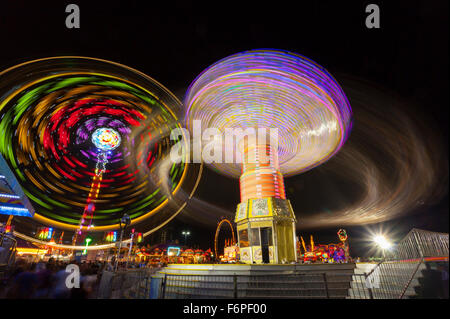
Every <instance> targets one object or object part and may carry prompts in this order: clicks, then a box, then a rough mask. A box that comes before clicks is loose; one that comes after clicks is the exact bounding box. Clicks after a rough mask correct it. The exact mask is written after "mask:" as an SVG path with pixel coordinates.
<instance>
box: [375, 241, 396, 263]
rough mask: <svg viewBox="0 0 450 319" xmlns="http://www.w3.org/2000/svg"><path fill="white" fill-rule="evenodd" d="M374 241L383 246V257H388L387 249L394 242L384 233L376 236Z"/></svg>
mask: <svg viewBox="0 0 450 319" xmlns="http://www.w3.org/2000/svg"><path fill="white" fill-rule="evenodd" d="M373 241H374V242H375V243H376V244H377V245H378V247H380V248H381V250H382V251H383V258H384V259H386V250H389V249H390V248H391V247H392V244H391V243H390V242H389V241H388V240H387V239H386V237H384V236H383V235H377V236H375V237H374V238H373Z"/></svg>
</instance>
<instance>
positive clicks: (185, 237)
mask: <svg viewBox="0 0 450 319" xmlns="http://www.w3.org/2000/svg"><path fill="white" fill-rule="evenodd" d="M181 234H182V235H183V236H184V244H185V245H186V243H187V236H189V235H190V234H191V232H190V231H188V230H183V232H182V233H181Z"/></svg>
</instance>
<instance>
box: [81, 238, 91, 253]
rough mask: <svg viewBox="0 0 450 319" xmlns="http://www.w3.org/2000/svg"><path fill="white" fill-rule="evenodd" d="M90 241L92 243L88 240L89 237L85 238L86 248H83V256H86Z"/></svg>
mask: <svg viewBox="0 0 450 319" xmlns="http://www.w3.org/2000/svg"><path fill="white" fill-rule="evenodd" d="M91 241H92V239H91V238H89V237H87V238H86V248H85V249H84V251H83V255H86V254H87V246H89V243H90V242H91Z"/></svg>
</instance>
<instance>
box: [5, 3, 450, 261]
mask: <svg viewBox="0 0 450 319" xmlns="http://www.w3.org/2000/svg"><path fill="white" fill-rule="evenodd" d="M160 2H161V3H162V2H165V1H159V2H156V1H132V0H129V1H123V2H112V1H103V2H102V1H95V3H93V1H54V2H50V1H47V2H44V3H42V2H29V1H3V2H2V3H1V4H0V41H1V50H0V69H3V68H5V67H8V66H12V65H14V64H17V63H19V62H23V61H26V60H30V59H33V58H40V57H46V56H56V55H83V56H92V57H98V58H104V59H108V60H112V61H116V62H119V63H123V64H125V65H128V66H130V67H133V68H136V69H138V70H140V71H142V72H144V73H146V74H148V75H150V76H151V77H153V78H154V79H156V80H157V81H159V82H161V83H162V84H163V85H165V86H166V87H167V88H168V89H169V90H171V91H172V92H174V93H175V94H176V95H177V96H178V97H179V98H180V99H183V97H184V93H185V91H186V88H187V87H188V85H189V84H190V83H191V81H193V80H194V78H195V77H196V76H197V75H198V74H199V73H200V72H201V71H202V70H203V69H205V68H206V67H208V66H209V65H210V64H212V63H213V62H215V61H217V60H219V59H221V58H224V57H226V56H228V55H230V54H233V53H237V52H240V51H243V50H248V49H255V48H278V49H284V50H289V51H293V52H297V53H300V54H302V55H305V56H307V57H310V58H311V59H313V60H314V61H316V62H318V63H319V64H320V65H322V66H324V67H325V68H327V69H328V70H329V71H330V73H331V74H333V75H335V77H336V78H337V80H338V82H339V80H340V78H339V77H340V75H351V76H353V77H358V78H362V79H365V80H368V81H371V82H373V83H376V84H377V85H379V86H381V87H384V88H386V89H388V90H390V91H392V92H395V93H396V94H398V95H399V96H401V97H404V98H406V99H410V100H414V101H416V103H415V105H416V107H417V108H418V109H414V108H412V109H410V112H423V111H424V110H423V106H426V114H427V117H428V120H427V124H426V125H428V126H431V129H432V130H433V131H434V132H436V135H438V136H439V138H440V139H441V140H442V142H443V145H447V144H448V107H449V93H448V92H449V90H448V84H449V83H448V1H446V0H443V1H359V2H358V1H270V2H262V1H248V2H245V1H223V2H219V1H217V2H213V1H209V2H200V1H187V0H184V1H173V2H171V1H167V3H166V4H161V3H160ZM69 3H77V4H78V5H79V6H80V9H81V28H80V29H67V28H66V27H65V24H64V21H65V18H66V13H65V7H66V5H67V4H69ZM369 3H376V4H378V5H379V6H380V9H381V29H378V30H375V29H370V30H369V29H367V28H366V27H365V17H366V15H367V14H366V13H365V7H366V5H367V4H369ZM344 90H345V87H344ZM419 108H422V109H419ZM442 152H443V154H444V155H445V156H446V154H448V151H447V149H445V150H443V151H442ZM447 166H448V162H447ZM211 185H214V187H212V186H211ZM286 186H287V188H290V187H291V188H292V187H293V189H294V193H293V194H290V196H298V197H299V198H300V199H299V201H300V200H301V196H302V195H301V188H298V187H297V186H298V185H297V184H296V182H295V181H293V180H290V179H287V180H286ZM344 187H345V186H344ZM349 187H351V186H349ZM296 189H298V190H299V191H298V192H296V191H295V190H296ZM197 196H199V197H200V198H202V199H203V200H208V201H210V202H212V203H214V204H215V205H217V206H220V207H223V208H225V209H227V210H231V211H234V207H235V205H236V204H237V203H238V201H239V187H238V184H237V181H235V180H231V179H228V178H225V177H222V176H220V175H218V174H216V173H214V172H212V171H209V170H208V171H206V172H205V175H204V176H203V178H202V183H201V184H200V186H199V189H198V192H197ZM218 217H220V216H218ZM389 224H390V225H397V227H398V228H400V229H401V233H402V234H403V235H404V234H405V233H406V232H407V231H408V230H409V229H410V228H411V227H419V228H425V229H430V230H436V231H446V232H448V193H447V195H446V196H444V198H442V199H441V200H440V201H439V202H438V203H434V204H433V205H431V206H426V208H423V209H419V210H416V211H414V212H411V213H410V214H408V215H407V217H403V218H400V219H397V220H394V221H390V222H389ZM173 227H174V229H175V232H176V233H178V232H180V231H181V229H184V228H190V229H192V232H193V237H192V241H193V242H194V241H196V242H198V243H202V245H205V243H209V242H211V241H212V238H213V234H214V229H211V227H210V228H205V229H203V228H199V227H198V226H197V225H195V224H190V225H184V224H183V222H182V221H175V222H174V223H173ZM372 227H379V225H375V226H372ZM347 230H348V232H349V234H350V236H352V235H353V236H354V237H355V238H356V239H361V238H363V237H364V234H365V231H366V230H365V228H363V227H356V226H355V227H348V229H347ZM336 231H337V229H335V228H332V229H321V230H311V231H309V230H308V232H307V234H309V233H314V234H316V236H317V237H318V238H317V239H316V241H317V242H326V241H335V240H336V239H337V238H336V235H335V234H336ZM180 237H181V236H180ZM356 239H355V240H356ZM357 246H358V245H357ZM360 247H362V246H360ZM356 253H357V254H362V253H363V252H362V248H359V250H358V248H357V252H356Z"/></svg>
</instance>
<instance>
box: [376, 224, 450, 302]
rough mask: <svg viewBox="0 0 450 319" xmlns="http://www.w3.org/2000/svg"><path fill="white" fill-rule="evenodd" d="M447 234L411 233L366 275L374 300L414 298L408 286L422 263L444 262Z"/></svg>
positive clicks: (446, 256)
mask: <svg viewBox="0 0 450 319" xmlns="http://www.w3.org/2000/svg"><path fill="white" fill-rule="evenodd" d="M448 240H449V238H448V234H444V233H436V232H431V231H425V230H421V229H415V228H414V229H412V230H411V231H410V232H409V233H408V235H406V236H405V237H404V238H403V239H402V240H401V241H400V242H399V243H398V244H397V246H396V247H395V249H394V250H393V251H392V253H391V254H390V255H389V256H388V257H387V258H386V260H385V261H383V262H381V263H379V264H378V265H377V266H376V267H375V268H374V269H373V270H372V271H371V272H370V273H368V274H367V278H368V281H369V282H371V283H373V289H372V293H373V297H374V298H375V299H398V298H399V299H402V298H404V297H406V296H408V295H414V289H413V287H412V283H413V282H414V280H415V279H416V278H417V276H418V275H419V274H420V272H419V270H420V269H421V268H423V267H424V262H427V261H429V260H435V259H441V260H447V262H448V246H449V242H448Z"/></svg>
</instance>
